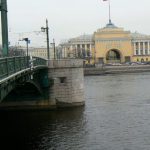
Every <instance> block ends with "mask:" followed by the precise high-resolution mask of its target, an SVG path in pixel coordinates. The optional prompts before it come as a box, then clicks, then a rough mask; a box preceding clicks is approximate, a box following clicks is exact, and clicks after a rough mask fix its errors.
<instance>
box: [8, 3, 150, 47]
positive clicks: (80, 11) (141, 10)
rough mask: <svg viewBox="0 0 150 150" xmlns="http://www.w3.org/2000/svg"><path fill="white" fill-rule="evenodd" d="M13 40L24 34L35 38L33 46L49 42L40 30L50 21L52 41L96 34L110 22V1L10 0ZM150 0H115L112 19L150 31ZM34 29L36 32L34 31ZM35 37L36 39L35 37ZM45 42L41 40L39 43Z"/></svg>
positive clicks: (127, 26)
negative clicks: (95, 32)
mask: <svg viewBox="0 0 150 150" xmlns="http://www.w3.org/2000/svg"><path fill="white" fill-rule="evenodd" d="M7 1H8V22H9V34H10V41H11V43H15V42H17V40H18V33H20V32H30V33H26V34H25V33H23V34H22V35H21V37H23V36H28V37H29V38H31V39H32V41H31V46H35V45H36V43H37V46H40V45H45V34H38V33H35V32H33V31H40V28H41V26H45V19H46V18H47V19H48V20H49V28H50V41H52V39H53V38H55V40H56V42H57V43H59V42H60V41H61V40H62V39H67V38H71V37H75V36H78V35H81V34H84V33H86V34H92V33H93V32H94V31H96V30H97V29H98V28H101V27H103V26H105V24H106V23H108V2H103V0H42V1H40V0H7ZM149 17H150V0H138V1H137V0H111V18H112V22H113V23H114V24H115V25H116V26H119V27H124V29H125V30H130V31H131V32H135V31H138V32H139V33H144V34H150V21H149ZM32 32H33V33H32ZM32 37H34V38H32ZM39 41H41V42H39Z"/></svg>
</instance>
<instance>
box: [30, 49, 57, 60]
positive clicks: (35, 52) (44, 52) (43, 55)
mask: <svg viewBox="0 0 150 150" xmlns="http://www.w3.org/2000/svg"><path fill="white" fill-rule="evenodd" d="M29 55H31V56H36V57H41V58H45V59H47V48H29ZM50 59H54V49H53V47H50Z"/></svg>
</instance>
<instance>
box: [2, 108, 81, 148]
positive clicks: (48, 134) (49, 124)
mask: <svg viewBox="0 0 150 150" xmlns="http://www.w3.org/2000/svg"><path fill="white" fill-rule="evenodd" d="M83 113H84V107H79V108H70V109H68V108H67V109H58V110H54V111H38V112H37V111H24V112H23V111H22V112H21V111H6V112H4V111H3V112H0V119H1V123H0V149H1V150H5V149H6V150H7V149H14V150H47V149H59V142H58V141H57V139H59V138H60V139H61V138H62V137H64V135H65V134H66V132H69V133H70V134H73V133H74V132H81V130H82V126H83V124H84V123H83V120H84V119H83ZM72 124H74V126H75V128H74V129H73V128H72ZM58 132H59V135H60V137H58ZM61 135H62V137H61ZM55 140H56V141H55Z"/></svg>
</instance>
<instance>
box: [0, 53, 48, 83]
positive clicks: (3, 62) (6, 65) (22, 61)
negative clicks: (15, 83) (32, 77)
mask: <svg viewBox="0 0 150 150" xmlns="http://www.w3.org/2000/svg"><path fill="white" fill-rule="evenodd" d="M31 61H32V62H33V66H41V65H42V66H43V65H44V66H46V65H47V61H46V60H45V59H42V58H38V57H33V59H32V60H30V58H29V57H27V56H22V57H7V58H0V80H1V79H4V78H6V77H8V76H10V75H12V74H14V73H16V72H18V71H21V70H24V69H27V68H30V66H31V65H30V63H31Z"/></svg>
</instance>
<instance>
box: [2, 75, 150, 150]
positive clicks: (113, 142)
mask: <svg viewBox="0 0 150 150" xmlns="http://www.w3.org/2000/svg"><path fill="white" fill-rule="evenodd" d="M149 89H150V73H143V74H126V75H109V76H91V77H85V98H86V105H85V107H80V108H75V109H72V108H71V109H68V110H67V109H62V110H57V111H50V112H47V111H40V112H7V113H6V112H3V113H2V112H0V119H1V123H0V137H1V140H0V141H1V144H0V149H4V148H2V147H3V146H5V149H15V150H17V149H19V150H22V149H25V150H28V149H29V150H30V149H31V150H141V149H142V150H149V149H150V140H149V139H150V129H149V126H150V119H149V116H150V92H149V91H150V90H149Z"/></svg>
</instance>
